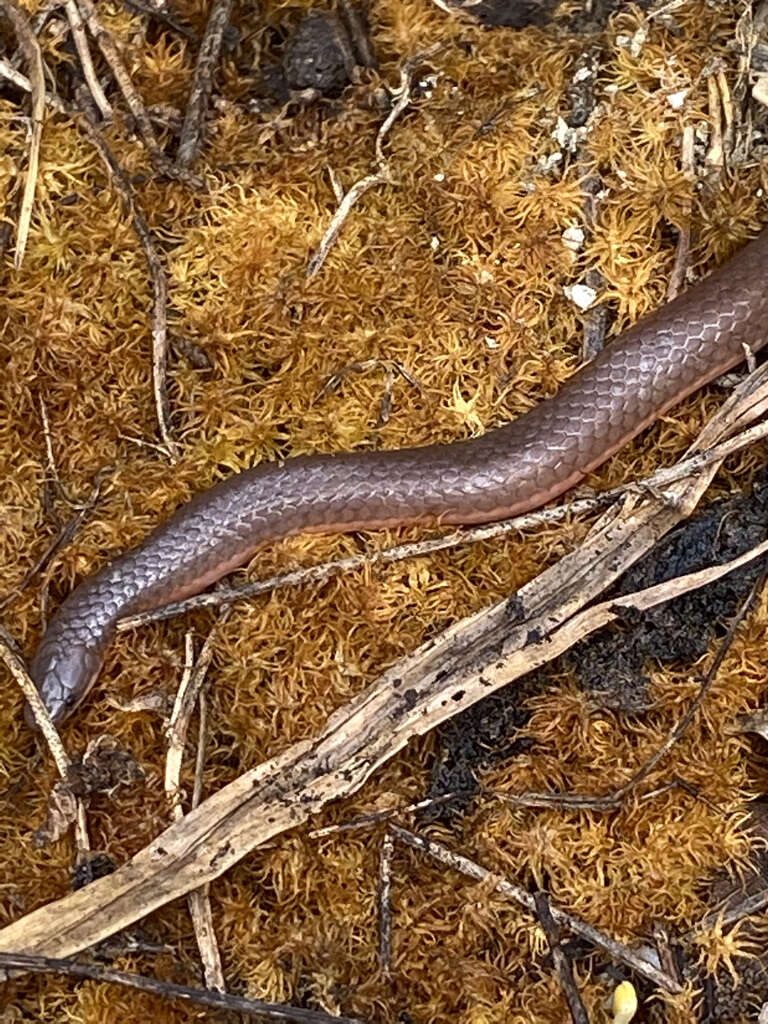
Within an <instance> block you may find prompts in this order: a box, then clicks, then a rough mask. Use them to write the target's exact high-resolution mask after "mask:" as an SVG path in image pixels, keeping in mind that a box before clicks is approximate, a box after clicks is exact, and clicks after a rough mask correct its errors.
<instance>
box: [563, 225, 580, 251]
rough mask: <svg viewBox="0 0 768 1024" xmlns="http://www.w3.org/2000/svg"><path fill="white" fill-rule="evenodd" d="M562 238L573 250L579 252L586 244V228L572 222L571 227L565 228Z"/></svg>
mask: <svg viewBox="0 0 768 1024" xmlns="http://www.w3.org/2000/svg"><path fill="white" fill-rule="evenodd" d="M561 238H562V239H563V243H564V244H565V245H566V246H567V247H568V248H569V249H572V250H573V252H578V251H579V249H580V248H581V247H582V245H584V230H583V228H580V227H579V226H578V224H572V225H571V226H570V227H569V228H566V229H565V231H564V232H563V233H562V235H561Z"/></svg>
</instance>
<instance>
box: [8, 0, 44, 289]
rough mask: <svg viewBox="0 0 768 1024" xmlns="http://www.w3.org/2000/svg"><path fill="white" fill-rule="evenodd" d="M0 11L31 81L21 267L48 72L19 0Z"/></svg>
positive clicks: (18, 259) (18, 236) (16, 262)
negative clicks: (30, 127)
mask: <svg viewBox="0 0 768 1024" xmlns="http://www.w3.org/2000/svg"><path fill="white" fill-rule="evenodd" d="M0 11H1V12H2V13H3V14H4V15H5V17H6V18H7V19H8V21H10V23H11V25H12V26H13V31H14V32H15V34H16V38H17V40H18V43H19V48H20V49H21V51H22V53H23V54H24V56H25V58H26V61H27V64H28V66H29V83H30V92H31V94H32V131H31V133H30V138H29V160H28V165H27V175H26V178H25V180H24V192H23V195H22V199H21V209H20V210H19V224H18V228H17V230H16V252H15V254H14V260H13V263H14V266H15V267H16V269H17V270H18V269H19V267H20V266H21V264H22V261H23V259H24V252H25V250H26V248H27V239H28V237H29V228H30V224H31V222H32V208H33V206H34V204H35V187H36V184H37V171H38V167H39V165H40V143H41V141H42V137H43V119H44V117H45V75H44V73H43V55H42V52H41V50H40V44H39V43H38V41H37V37H36V36H35V34H34V32H33V31H32V29H31V28H30V25H29V21H28V20H27V16H26V14H25V13H24V11H23V10H22V9H21V7H19V5H18V4H17V3H16V0H0Z"/></svg>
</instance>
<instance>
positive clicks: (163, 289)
mask: <svg viewBox="0 0 768 1024" xmlns="http://www.w3.org/2000/svg"><path fill="white" fill-rule="evenodd" d="M81 2H82V0H81ZM87 2H90V0H87ZM78 123H79V124H80V126H81V127H82V128H83V130H84V131H85V132H86V134H87V135H88V137H89V139H90V141H91V142H92V144H93V145H94V146H95V147H96V149H97V150H98V152H99V155H100V156H101V158H102V160H103V161H104V163H105V165H106V167H107V170H108V171H109V173H110V175H111V177H112V181H113V183H114V185H115V187H116V189H117V191H118V192H119V193H120V195H121V197H122V200H123V202H124V203H125V206H126V208H127V210H128V213H129V215H130V217H131V220H132V221H133V227H134V230H135V232H136V234H137V235H138V238H139V242H140V244H141V248H142V249H143V250H144V258H145V260H146V262H147V268H148V270H149V276H150V280H151V282H152V316H151V331H152V393H153V395H154V400H155V416H156V418H157V425H158V429H159V431H160V437H161V439H162V442H163V446H164V449H165V454H166V456H167V457H168V458H169V459H170V460H171V462H175V461H176V459H177V458H178V448H177V445H176V442H175V441H174V439H173V431H172V427H171V409H170V402H169V400H168V281H167V278H166V273H165V268H164V267H163V263H162V261H161V259H160V257H159V255H158V253H157V249H156V248H155V243H154V239H153V238H152V232H151V231H150V228H149V224H148V223H147V221H146V218H145V217H144V214H143V213H142V211H141V209H140V208H139V205H138V202H137V199H136V195H135V192H134V190H133V186H132V185H131V182H130V180H129V178H128V176H127V174H126V173H125V171H124V170H123V169H122V167H121V166H120V164H119V163H118V162H117V159H116V158H115V156H114V154H113V153H112V150H111V149H110V148H109V146H108V145H107V142H106V140H105V139H104V137H103V135H102V134H101V132H99V130H98V129H97V128H96V126H95V125H94V124H92V123H91V121H90V120H89V118H88V117H87V116H86V115H85V114H81V115H80V117H79V118H78Z"/></svg>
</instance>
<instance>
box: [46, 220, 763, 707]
mask: <svg viewBox="0 0 768 1024" xmlns="http://www.w3.org/2000/svg"><path fill="white" fill-rule="evenodd" d="M767 282H768V230H766V231H764V232H763V233H762V234H761V235H760V236H759V237H758V238H757V239H755V240H754V241H752V242H751V243H749V244H748V245H747V246H746V247H745V248H743V249H742V250H741V251H740V252H739V253H737V255H736V256H734V257H733V259H731V260H730V262H728V263H726V264H725V265H724V266H722V267H720V269H718V270H716V271H715V272H714V273H712V274H711V275H710V276H709V277H708V278H706V280H704V281H701V282H699V283H698V284H696V285H694V286H693V287H691V288H690V289H688V290H687V291H686V292H684V293H683V294H682V295H681V296H679V297H678V298H677V299H675V300H674V301H673V302H670V303H669V304H667V305H666V306H663V307H662V308H661V309H659V310H657V311H656V312H655V313H652V314H651V315H650V316H648V317H646V318H645V319H643V320H641V321H640V322H639V323H637V324H636V325H635V326H634V327H632V328H631V329H630V330H628V331H626V332H625V333H623V334H622V335H620V336H619V337H618V338H616V339H615V340H614V341H613V342H612V343H611V344H610V345H609V346H608V347H607V348H605V349H604V350H603V351H602V352H600V354H599V355H597V356H596V357H595V358H594V359H593V360H592V361H591V362H590V363H588V364H587V365H586V366H584V367H582V368H581V369H580V370H579V371H578V372H577V373H575V374H574V375H573V376H572V377H571V378H570V379H569V380H568V381H567V382H566V383H565V385H564V386H563V387H562V388H561V389H560V391H559V392H558V393H557V395H555V396H554V398H551V399H549V400H547V401H544V402H541V403H540V404H539V405H537V406H536V407H535V408H533V409H531V410H530V411H529V412H527V413H526V414H525V415H524V416H521V417H519V418H518V419H517V420H515V421H514V422H512V423H510V424H508V425H507V426H504V427H500V428H499V429H497V430H492V431H489V432H488V433H486V434H484V435H483V436H482V437H476V438H472V439H471V440H468V441H459V442H455V443H453V444H445V445H429V446H426V447H422V448H407V449H403V450H400V451H366V452H360V453H343V454H339V455H312V456H308V457H305V456H302V457H301V458H296V459H290V460H288V461H287V462H284V463H281V464H276V463H270V464H267V465H261V466H257V467H256V468H255V469H251V470H248V471H246V472H243V473H239V474H237V475H236V476H232V477H230V478H228V479H226V480H223V481H222V482H221V483H218V484H217V485H216V486H214V487H212V488H211V489H210V490H208V491H205V492H204V493H202V494H199V495H197V497H195V498H193V499H192V500H191V501H190V502H189V503H188V504H186V505H184V506H183V507H182V508H180V509H179V510H178V511H177V512H176V513H175V514H174V515H173V516H172V517H171V518H170V519H169V520H168V521H167V522H165V523H164V524H162V525H161V526H159V527H158V528H157V529H156V530H154V531H153V532H152V533H151V534H150V535H149V536H148V537H147V538H146V539H145V540H144V541H143V543H142V544H141V545H140V546H139V547H137V548H135V549H134V550H132V551H129V552H127V553H126V554H124V555H121V556H120V557H119V558H118V559H116V560H115V561H114V562H112V563H110V564H108V565H106V566H105V567H104V568H103V569H101V570H100V571H99V572H98V573H96V574H95V575H94V576H91V577H89V578H88V579H85V580H83V582H82V583H80V584H79V586H77V587H76V588H75V590H74V591H73V592H72V593H71V594H70V595H69V596H68V597H67V598H66V600H65V601H64V602H63V604H62V605H61V607H60V608H59V610H58V612H57V613H56V615H55V616H54V618H53V619H52V621H51V622H50V624H49V626H48V629H47V630H46V633H45V636H44V637H43V639H42V642H41V644H40V647H39V648H38V651H37V654H36V655H35V658H34V660H33V662H32V666H31V672H32V677H33V679H34V680H35V683H36V684H37V686H38V688H39V690H40V692H41V694H42V696H43V699H44V701H45V703H46V705H47V707H48V709H49V711H50V712H51V714H52V716H53V718H54V720H57V721H61V720H62V719H63V718H65V717H66V716H67V715H68V714H69V713H70V712H71V711H72V710H73V709H74V708H75V707H76V706H77V704H79V703H80V701H81V700H82V699H83V697H84V696H85V694H86V693H87V692H88V690H89V689H90V687H91V685H92V683H93V681H94V680H95V678H96V676H97V675H98V672H99V670H100V668H101V664H102V660H103V657H104V653H105V650H106V647H107V645H108V644H109V643H110V641H111V639H112V637H113V636H114V632H115V624H116V622H117V620H118V619H120V618H122V617H124V616H126V615H131V614H135V613H136V612H139V611H145V610H148V609H152V608H157V607H159V606H160V605H163V604H166V603H168V602H170V601H174V600H178V599H180V598H182V597H187V596H190V595H192V594H196V593H198V592H199V591H201V590H203V588H205V587H206V586H208V585H209V584H210V583H212V582H214V581H215V580H217V579H219V578H220V577H221V576H223V575H224V574H225V573H227V572H229V571H230V570H232V569H234V568H235V567H236V566H239V565H242V564H243V563H244V562H246V561H247V560H248V559H249V558H250V557H251V555H252V554H253V553H254V551H255V550H256V549H257V548H258V547H259V546H260V545H262V544H264V543H265V542H266V541H270V540H275V539H276V538H279V537H285V536H287V535H289V534H296V533H301V532H303V531H307V530H323V531H329V532H330V531H336V532H339V531H345V530H357V529H369V528H372V527H382V526H395V525H400V524H405V523H429V522H442V523H454V524H462V523H481V522H489V521H491V520H495V519H501V518H504V517H506V516H510V515H514V514H517V513H520V512H525V511H527V510H530V509H532V508H535V507H537V506H539V505H542V504H544V503H545V502H547V501H550V500H551V499H552V498H554V497H556V496H557V495H558V494H561V493H562V492H563V491H565V490H567V489H568V488H570V487H572V486H573V485H574V484H576V483H577V482H578V481H579V480H581V479H582V478H583V477H584V476H585V474H586V473H588V472H589V471H590V470H592V469H594V468H595V467H596V466H598V465H599V464H600V463H601V462H603V461H604V460H605V459H607V458H608V457H609V456H610V455H612V454H613V453H614V452H615V451H617V450H618V449H619V448H621V447H622V445H624V444H625V443H626V442H627V441H629V440H630V438H632V437H634V435H635V434H637V433H638V432H639V431H641V430H642V429H643V428H644V427H647V426H648V425H649V424H650V423H652V422H653V421H654V420H655V419H656V418H657V417H658V416H660V415H661V414H662V413H663V412H664V411H665V410H667V409H669V408H670V406H672V405H674V404H675V403H677V402H679V401H680V400H681V399H682V398H684V397H685V396H686V395H689V394H690V393H691V392H692V391H694V390H695V389H696V388H699V387H700V386H701V385H702V384H705V383H706V382H707V381H711V380H712V379H713V378H715V377H717V376H718V375H719V374H721V373H723V372H724V371H726V370H728V369H730V368H731V367H733V366H735V365H737V364H738V363H740V362H741V361H742V360H743V359H744V358H745V352H746V351H747V350H751V351H753V352H754V351H756V350H757V349H758V348H760V347H761V346H763V345H764V344H765V343H766V342H767V341H768V288H767V287H766V283H767Z"/></svg>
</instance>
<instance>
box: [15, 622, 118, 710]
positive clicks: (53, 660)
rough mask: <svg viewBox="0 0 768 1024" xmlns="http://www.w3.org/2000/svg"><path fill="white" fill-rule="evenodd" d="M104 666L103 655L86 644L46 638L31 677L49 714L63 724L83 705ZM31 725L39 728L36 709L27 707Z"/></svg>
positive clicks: (34, 663)
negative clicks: (33, 711)
mask: <svg viewBox="0 0 768 1024" xmlns="http://www.w3.org/2000/svg"><path fill="white" fill-rule="evenodd" d="M101 664H102V652H101V650H97V649H96V648H95V647H94V646H93V644H90V645H89V644H86V643H83V642H82V641H80V642H77V641H72V640H70V641H69V642H68V643H67V642H66V641H65V639H64V638H63V637H61V636H49V635H48V634H46V636H45V637H44V638H43V641H42V643H41V644H40V647H39V648H38V650H37V653H36V654H35V657H34V658H33V659H32V664H31V665H30V668H29V674H30V676H31V677H32V681H33V682H34V684H35V686H36V687H37V689H38V692H39V694H40V696H41V697H42V699H43V703H44V704H45V706H46V708H47V709H48V714H49V715H50V716H51V718H52V719H53V722H54V723H55V724H57V725H58V724H60V723H61V722H63V721H64V719H66V718H68V717H69V715H71V714H72V712H73V711H74V710H75V708H76V707H77V706H78V705H79V704H80V702H81V701H82V700H83V698H84V697H85V695H86V694H87V693H88V691H89V690H90V688H91V687H92V686H93V684H94V682H95V680H96V676H97V675H98V674H99V670H100V669H101ZM25 717H26V720H27V723H28V724H29V725H31V726H33V727H35V726H36V722H35V718H34V715H33V714H32V709H31V708H30V707H29V705H27V707H26V708H25Z"/></svg>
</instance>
